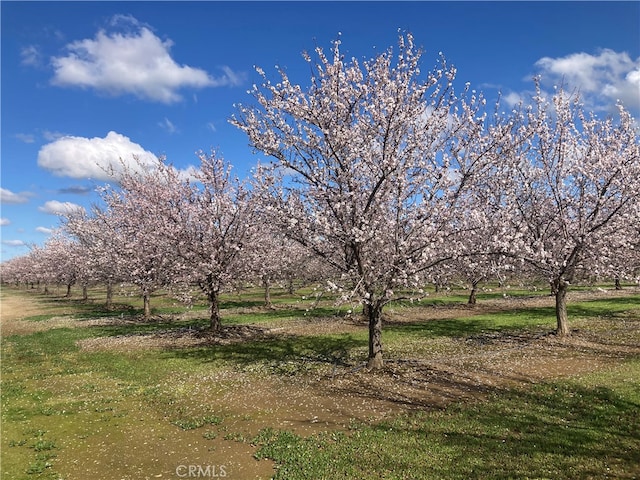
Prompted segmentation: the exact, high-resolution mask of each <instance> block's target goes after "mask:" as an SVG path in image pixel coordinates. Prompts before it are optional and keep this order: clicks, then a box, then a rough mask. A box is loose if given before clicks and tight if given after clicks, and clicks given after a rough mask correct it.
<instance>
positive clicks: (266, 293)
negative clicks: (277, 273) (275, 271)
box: [262, 275, 271, 307]
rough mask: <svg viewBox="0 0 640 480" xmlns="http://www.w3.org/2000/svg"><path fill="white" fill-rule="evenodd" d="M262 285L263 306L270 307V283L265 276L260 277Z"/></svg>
mask: <svg viewBox="0 0 640 480" xmlns="http://www.w3.org/2000/svg"><path fill="white" fill-rule="evenodd" d="M262 285H263V286H264V306H265V307H271V282H270V281H269V277H267V276H266V275H265V276H264V277H262Z"/></svg>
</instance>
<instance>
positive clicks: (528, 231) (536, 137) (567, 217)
mask: <svg viewBox="0 0 640 480" xmlns="http://www.w3.org/2000/svg"><path fill="white" fill-rule="evenodd" d="M533 100H534V103H533V106H532V107H531V108H530V109H529V110H528V112H527V113H526V114H525V115H523V117H522V124H521V126H522V128H521V132H522V135H523V136H524V138H525V141H522V142H520V143H519V144H518V146H517V148H513V149H512V150H511V151H510V154H509V155H505V156H503V157H501V158H500V161H501V162H502V163H503V164H504V165H506V168H504V169H503V171H502V174H501V176H496V177H495V178H496V179H498V180H499V181H500V182H501V183H500V187H499V188H496V189H495V191H501V195H502V200H506V201H505V202H504V204H503V207H502V208H503V211H504V215H505V217H508V219H509V221H510V223H511V225H513V231H512V235H511V236H510V238H511V241H510V242H509V245H510V251H511V253H512V255H513V256H514V257H519V258H521V259H522V260H523V261H525V262H526V263H527V264H529V265H530V266H532V267H533V268H534V269H535V270H536V271H537V272H539V273H540V274H541V275H543V276H545V277H546V278H547V280H548V281H549V282H550V283H551V285H552V287H553V291H554V293H555V297H556V317H557V332H558V334H559V335H567V334H569V333H570V329H569V324H568V318H567V292H568V289H569V286H570V285H571V283H572V282H574V279H575V278H576V277H577V275H578V274H579V273H580V271H581V270H587V269H588V270H591V271H595V272H598V271H599V272H605V271H606V270H607V268H608V265H609V264H610V263H611V262H612V258H613V257H616V256H617V257H623V258H624V255H625V253H624V252H625V251H627V250H632V249H633V244H634V242H637V229H636V233H634V231H633V230H634V228H635V227H636V226H637V225H638V224H640V218H639V217H638V212H639V210H638V202H639V201H640V181H639V180H638V179H639V178H640V143H639V142H638V131H637V127H636V126H635V124H634V121H633V119H632V118H631V116H630V115H629V113H628V112H627V111H626V110H625V109H624V108H623V107H622V106H619V113H620V115H619V121H617V122H614V120H613V118H607V119H605V120H603V119H599V118H597V117H595V116H594V115H593V114H587V113H585V111H584V108H583V106H582V105H581V104H580V103H579V98H578V97H577V96H575V95H570V94H568V93H567V92H565V91H563V89H558V91H557V92H556V93H555V95H553V97H552V99H551V101H549V100H547V99H546V98H545V97H544V96H543V95H542V92H541V91H540V89H539V87H538V93H537V95H536V96H535V98H534V99H533ZM614 246H615V247H614ZM612 247H614V248H612Z"/></svg>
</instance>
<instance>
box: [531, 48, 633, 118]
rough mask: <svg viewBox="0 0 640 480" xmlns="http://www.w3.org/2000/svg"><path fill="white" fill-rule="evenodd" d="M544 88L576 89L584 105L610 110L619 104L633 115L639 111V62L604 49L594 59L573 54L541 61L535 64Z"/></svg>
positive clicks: (581, 54) (624, 54) (587, 55)
mask: <svg viewBox="0 0 640 480" xmlns="http://www.w3.org/2000/svg"><path fill="white" fill-rule="evenodd" d="M535 66H536V67H537V69H538V71H539V73H540V75H541V78H542V81H543V83H544V84H546V85H549V84H552V83H553V84H555V85H561V84H563V85H564V86H565V89H578V90H579V91H580V94H581V95H582V96H583V97H584V99H585V101H586V102H588V103H590V104H593V106H595V107H596V108H602V109H609V108H611V106H612V105H614V104H615V103H616V102H617V101H618V100H619V101H621V102H622V103H623V105H625V107H626V108H627V109H629V110H632V111H638V110H639V109H640V58H637V59H635V60H634V59H632V58H631V57H630V56H629V54H627V53H626V52H621V53H620V52H615V51H613V50H610V49H604V50H601V51H600V52H598V53H597V54H595V55H592V54H588V53H584V52H581V53H573V54H571V55H567V56H565V57H560V58H551V57H544V58H541V59H540V60H538V61H537V62H536V64H535Z"/></svg>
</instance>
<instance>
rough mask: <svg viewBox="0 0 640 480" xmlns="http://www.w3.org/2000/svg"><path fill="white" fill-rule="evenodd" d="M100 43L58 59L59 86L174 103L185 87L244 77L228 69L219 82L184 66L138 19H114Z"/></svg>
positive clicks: (70, 48) (79, 44)
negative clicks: (119, 28) (121, 28)
mask: <svg viewBox="0 0 640 480" xmlns="http://www.w3.org/2000/svg"><path fill="white" fill-rule="evenodd" d="M116 25H117V26H123V25H124V26H125V27H126V28H125V29H124V31H115V30H113V29H112V31H107V30H100V31H98V33H97V34H96V35H95V37H94V38H89V39H84V40H78V41H75V42H72V43H70V44H68V45H67V46H66V52H65V53H66V54H65V55H62V56H58V57H54V58H53V59H52V64H53V68H54V77H53V79H52V83H53V84H54V85H58V86H70V87H81V88H92V89H95V90H97V91H100V92H103V93H107V94H111V95H122V94H133V95H136V96H138V97H140V98H143V99H146V100H151V101H158V102H164V103H172V102H176V101H179V100H181V98H182V97H181V95H180V94H179V93H178V92H179V90H180V89H182V88H205V87H218V86H225V85H239V84H240V83H241V82H242V81H243V76H242V75H240V74H237V73H235V72H233V71H232V70H231V69H229V68H228V67H223V68H222V72H221V75H220V76H218V77H214V76H212V75H210V74H209V73H207V72H206V71H205V70H202V69H199V68H195V67H191V66H188V65H180V64H178V63H177V62H176V61H175V60H174V59H173V58H172V56H171V47H172V45H173V42H172V41H171V40H169V39H166V40H163V39H161V38H159V37H158V36H156V35H155V34H154V33H153V32H152V31H151V29H149V28H148V27H146V26H143V25H140V24H139V23H138V22H137V21H136V19H135V18H132V17H124V16H117V17H114V19H113V21H112V25H111V27H114V26H116Z"/></svg>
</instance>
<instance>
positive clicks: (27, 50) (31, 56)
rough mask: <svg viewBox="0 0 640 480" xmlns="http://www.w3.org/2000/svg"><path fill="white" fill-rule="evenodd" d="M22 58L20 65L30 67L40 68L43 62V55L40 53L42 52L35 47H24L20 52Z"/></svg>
mask: <svg viewBox="0 0 640 480" xmlns="http://www.w3.org/2000/svg"><path fill="white" fill-rule="evenodd" d="M20 57H22V60H21V61H20V63H21V64H22V65H28V66H30V67H35V66H38V65H40V63H41V61H42V54H41V53H40V50H38V47H36V46H34V45H29V46H28V47H23V48H22V49H21V50H20Z"/></svg>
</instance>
